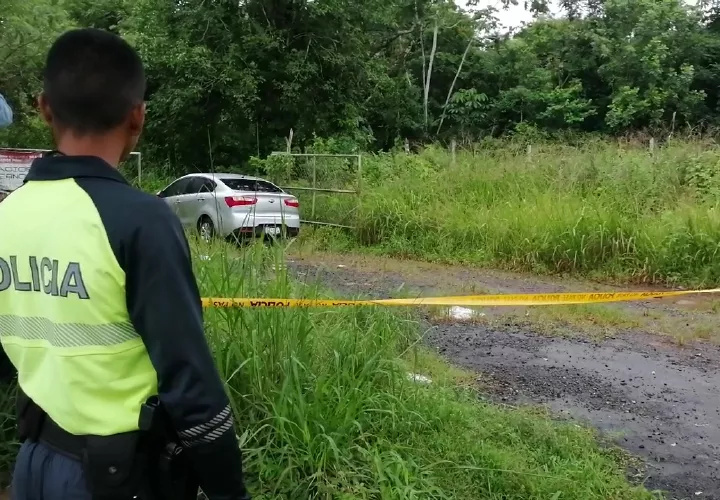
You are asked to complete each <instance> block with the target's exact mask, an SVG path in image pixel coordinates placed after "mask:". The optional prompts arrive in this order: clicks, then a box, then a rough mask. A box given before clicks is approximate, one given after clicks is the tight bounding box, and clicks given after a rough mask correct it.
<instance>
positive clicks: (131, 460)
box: [82, 432, 146, 500]
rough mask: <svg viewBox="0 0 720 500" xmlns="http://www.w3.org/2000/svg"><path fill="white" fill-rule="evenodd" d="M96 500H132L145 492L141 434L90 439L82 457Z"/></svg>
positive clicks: (134, 433)
mask: <svg viewBox="0 0 720 500" xmlns="http://www.w3.org/2000/svg"><path fill="white" fill-rule="evenodd" d="M82 465H83V470H84V472H85V477H86V480H87V486H88V490H89V491H90V493H91V495H92V498H93V500H129V499H132V498H133V497H135V496H136V495H137V494H138V492H139V491H140V490H141V488H142V482H143V476H144V473H145V468H146V462H145V459H144V455H143V453H141V450H140V433H138V432H129V433H125V434H116V435H114V436H88V437H87V446H86V448H85V450H84V452H83V457H82Z"/></svg>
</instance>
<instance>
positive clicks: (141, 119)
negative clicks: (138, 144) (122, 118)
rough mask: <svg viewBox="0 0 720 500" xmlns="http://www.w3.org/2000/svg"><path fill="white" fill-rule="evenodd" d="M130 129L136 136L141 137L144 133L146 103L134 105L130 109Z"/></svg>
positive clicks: (132, 134)
mask: <svg viewBox="0 0 720 500" xmlns="http://www.w3.org/2000/svg"><path fill="white" fill-rule="evenodd" d="M128 125H129V129H130V130H129V131H130V135H131V136H132V137H134V138H139V137H140V134H141V133H142V129H143V126H144V125H145V103H144V102H143V103H140V104H137V105H135V106H133V108H132V110H131V111H130V123H129V124H128Z"/></svg>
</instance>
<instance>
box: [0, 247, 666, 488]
mask: <svg viewBox="0 0 720 500" xmlns="http://www.w3.org/2000/svg"><path fill="white" fill-rule="evenodd" d="M193 251H194V252H193V253H194V262H195V267H196V275H197V279H198V283H199V285H200V288H201V290H202V293H203V295H204V296H214V297H218V296H220V297H228V296H230V297H233V296H247V297H281V296H282V297H286V296H297V297H307V298H313V297H319V296H324V295H326V294H325V293H323V291H322V290H319V289H317V288H316V287H315V286H314V285H312V284H304V283H299V282H296V281H293V280H291V279H290V278H289V276H288V274H287V272H286V270H285V263H284V258H283V256H282V249H279V248H278V247H275V248H273V249H268V248H266V247H264V246H262V245H254V246H249V247H245V248H243V249H240V250H238V249H236V248H234V247H230V246H227V245H224V244H219V243H215V244H212V245H207V244H205V243H201V242H197V241H194V242H193ZM205 318H206V332H207V336H208V339H209V343H210V345H211V348H212V351H213V353H214V356H215V361H216V365H217V366H218V368H219V370H220V373H221V375H222V377H223V379H224V380H225V381H226V383H227V390H228V393H229V395H230V398H231V401H232V405H233V408H234V411H235V414H236V415H237V417H238V426H237V431H238V435H239V436H240V441H241V444H242V447H243V448H244V450H245V469H246V473H247V478H248V481H249V485H250V487H251V490H252V493H253V495H254V498H255V499H257V500H269V499H277V500H280V499H288V498H298V499H300V498H301V499H323V500H325V499H327V500H330V499H346V500H349V499H388V500H390V499H392V500H406V499H407V500H410V499H417V500H420V499H423V500H425V499H447V500H451V499H452V500H465V499H467V500H471V499H472V500H481V499H482V500H535V499H537V500H548V499H554V500H564V499H567V500H576V499H583V500H594V499H598V500H599V499H607V500H611V499H612V500H646V499H647V500H649V499H651V498H654V495H652V494H651V493H649V492H648V491H646V490H645V489H643V488H642V487H638V486H632V485H630V484H629V483H628V482H627V481H626V479H625V474H624V460H623V458H622V456H621V455H620V454H618V453H617V452H616V451H613V449H610V448H603V447H600V446H598V444H597V441H596V438H595V436H594V434H593V433H592V432H591V431H589V430H587V429H585V428H582V427H580V426H577V425H573V424H561V423H557V422H554V421H552V420H550V419H549V418H548V417H547V416H546V415H544V414H541V413H538V412H537V411H531V410H512V409H505V408H501V407H498V406H493V405H491V404H487V403H482V402H480V401H479V400H478V399H477V395H476V394H475V392H474V391H473V390H471V389H469V388H462V387H459V386H457V385H456V384H455V383H454V382H453V381H454V380H455V377H454V373H455V372H456V370H455V369H452V368H450V367H448V366H447V365H445V364H444V363H443V362H441V361H440V360H438V359H437V358H435V357H434V356H432V355H429V354H428V353H427V352H424V351H423V350H422V348H421V347H419V345H420V340H421V339H420V337H419V330H418V328H417V326H418V325H416V324H415V323H414V322H413V321H412V320H411V318H409V317H407V316H398V315H396V314H395V313H393V312H391V311H389V310H387V309H381V308H336V309H285V308H265V309H209V310H207V311H206V314H205ZM408 373H421V374H425V375H430V376H431V377H432V382H431V383H430V384H429V385H427V384H422V383H417V382H415V381H413V380H411V378H410V377H408ZM3 397H4V399H3V408H6V410H7V414H6V413H3V414H2V416H1V417H2V423H3V425H2V430H3V435H2V438H3V446H1V447H0V465H2V470H3V472H4V475H3V477H2V478H1V479H2V480H3V481H5V482H6V480H7V478H8V477H9V471H10V469H11V467H12V462H13V458H14V454H15V452H16V446H17V444H16V443H15V440H14V430H13V417H12V408H13V404H12V399H13V392H12V390H9V391H8V392H7V393H5V394H4V396H3Z"/></svg>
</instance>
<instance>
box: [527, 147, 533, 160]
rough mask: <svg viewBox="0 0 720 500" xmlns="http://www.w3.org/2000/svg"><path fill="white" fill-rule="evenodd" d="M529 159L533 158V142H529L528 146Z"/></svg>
mask: <svg viewBox="0 0 720 500" xmlns="http://www.w3.org/2000/svg"><path fill="white" fill-rule="evenodd" d="M527 159H528V161H530V160H531V159H532V144H528V147H527Z"/></svg>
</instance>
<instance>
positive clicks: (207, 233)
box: [198, 215, 215, 241]
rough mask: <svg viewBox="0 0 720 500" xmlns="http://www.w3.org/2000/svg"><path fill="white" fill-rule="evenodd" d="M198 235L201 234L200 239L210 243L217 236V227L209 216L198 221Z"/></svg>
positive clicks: (204, 216)
mask: <svg viewBox="0 0 720 500" xmlns="http://www.w3.org/2000/svg"><path fill="white" fill-rule="evenodd" d="M198 233H200V238H202V239H203V241H210V240H212V239H213V237H214V236H215V226H214V225H213V222H212V220H211V219H210V217H208V216H207V215H203V216H202V217H200V220H199V221H198Z"/></svg>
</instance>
